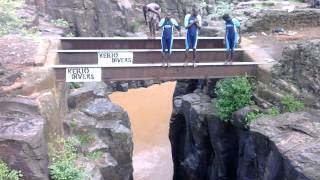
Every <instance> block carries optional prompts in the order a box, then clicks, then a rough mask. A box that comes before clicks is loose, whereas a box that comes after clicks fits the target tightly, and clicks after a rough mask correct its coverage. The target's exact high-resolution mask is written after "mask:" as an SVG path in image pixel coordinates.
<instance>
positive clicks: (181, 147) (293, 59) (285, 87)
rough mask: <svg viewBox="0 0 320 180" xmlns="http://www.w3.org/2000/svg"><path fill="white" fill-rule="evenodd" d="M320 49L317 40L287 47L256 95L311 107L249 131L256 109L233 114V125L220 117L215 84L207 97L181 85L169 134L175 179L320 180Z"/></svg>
mask: <svg viewBox="0 0 320 180" xmlns="http://www.w3.org/2000/svg"><path fill="white" fill-rule="evenodd" d="M318 47H319V41H317V40H315V41H311V42H310V41H308V42H300V43H298V44H296V45H291V46H288V47H287V48H285V49H284V52H283V54H284V56H283V59H282V60H280V61H279V63H278V64H277V65H276V66H275V67H274V68H273V71H272V73H273V75H272V76H271V77H272V78H270V79H269V81H268V82H269V83H268V82H267V81H265V82H263V83H262V82H259V83H258V87H257V91H260V93H257V94H256V95H255V96H256V97H255V99H259V100H258V101H261V98H264V99H265V101H263V102H265V103H268V104H269V105H270V104H274V105H277V106H281V105H280V104H281V103H280V102H281V98H282V97H283V96H285V94H288V93H291V94H294V95H295V96H297V97H301V98H302V99H304V101H305V105H306V106H307V108H306V109H304V110H302V111H299V112H294V113H284V114H281V115H278V116H276V117H273V116H267V115H266V116H262V117H260V118H258V119H257V120H256V121H255V122H253V123H252V124H250V125H249V126H247V125H246V123H245V119H246V116H247V114H248V113H249V112H250V111H252V110H253V109H252V107H245V108H243V109H239V110H238V111H236V112H234V113H233V115H232V118H231V120H230V122H225V121H222V120H221V119H220V118H219V116H218V113H217V109H216V107H215V101H216V99H215V94H214V93H213V92H212V89H214V88H215V82H216V81H212V82H211V83H209V86H208V87H207V88H208V90H209V91H207V92H206V93H203V92H202V91H200V93H199V91H195V90H196V84H195V83H196V82H194V81H180V82H178V83H177V87H176V91H175V93H174V99H173V102H174V110H173V113H172V116H171V123H170V134H169V137H170V141H171V145H172V156H173V161H174V178H173V179H174V180H178V179H212V180H214V179H228V180H231V179H234V180H236V179H239V180H240V179H241V180H242V179H246V180H254V179H277V180H278V179H279V180H280V179H299V180H300V179H312V180H316V179H319V177H320V174H319V168H320V164H319V163H320V161H319V152H320V146H319V132H320V129H319V123H320V118H319V117H320V116H319V115H320V111H319V107H317V103H318V100H317V98H318V97H319V95H320V94H319V91H317V88H316V87H318V86H319V82H318V80H319V78H317V73H318V72H320V69H319V66H318V65H317V64H318V62H320V59H319V55H318V54H319V53H318V50H317V48H318ZM310 64H312V67H309V65H310ZM279 77H281V78H280V79H279ZM281 82H282V83H281ZM262 84H263V85H262ZM266 84H268V86H267V85H266ZM266 91H268V92H269V93H268V94H267V93H261V92H266ZM306 96H307V97H306ZM308 97H309V98H308ZM262 104H263V103H262ZM265 105H266V104H265ZM312 108H315V109H312Z"/></svg>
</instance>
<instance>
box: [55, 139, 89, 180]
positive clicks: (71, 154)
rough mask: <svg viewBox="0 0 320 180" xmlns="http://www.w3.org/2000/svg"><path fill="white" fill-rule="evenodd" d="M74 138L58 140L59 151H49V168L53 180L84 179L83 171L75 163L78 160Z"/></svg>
mask: <svg viewBox="0 0 320 180" xmlns="http://www.w3.org/2000/svg"><path fill="white" fill-rule="evenodd" d="M77 143H78V141H77V140H76V139H75V138H69V139H67V140H63V139H61V140H59V142H58V144H60V145H61V147H62V148H61V149H53V148H51V149H50V151H51V152H50V156H51V160H52V164H51V166H50V167H49V168H50V173H51V178H52V179H53V180H82V179H85V178H86V174H85V173H84V171H83V169H81V168H79V167H78V166H77V165H76V163H75V161H76V159H77V158H78V154H77V149H76V147H75V145H76V144H77Z"/></svg>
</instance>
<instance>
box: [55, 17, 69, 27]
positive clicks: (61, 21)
mask: <svg viewBox="0 0 320 180" xmlns="http://www.w3.org/2000/svg"><path fill="white" fill-rule="evenodd" d="M51 23H53V24H54V25H55V26H57V27H60V28H68V27H70V24H69V23H68V21H66V20H64V19H62V18H59V19H53V20H51Z"/></svg>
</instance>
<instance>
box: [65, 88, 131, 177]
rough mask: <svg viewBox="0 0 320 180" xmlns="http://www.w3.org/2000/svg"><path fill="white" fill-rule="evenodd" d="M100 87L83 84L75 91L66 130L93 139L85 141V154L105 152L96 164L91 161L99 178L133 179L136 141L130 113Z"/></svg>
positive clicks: (70, 101) (70, 104)
mask: <svg viewBox="0 0 320 180" xmlns="http://www.w3.org/2000/svg"><path fill="white" fill-rule="evenodd" d="M96 87H98V86H96ZM99 87H105V86H103V85H100V86H99ZM102 89H105V88H102ZM96 90H97V88H96V89H91V90H90V88H89V87H88V85H83V87H82V88H80V89H76V90H74V91H73V92H71V94H70V96H69V107H70V106H72V107H70V108H72V109H71V112H70V113H69V114H68V116H67V118H66V121H65V125H64V127H65V132H66V133H67V135H70V136H75V137H79V138H81V137H85V139H88V140H89V141H88V142H85V143H82V144H81V150H82V152H83V153H85V154H87V153H95V152H102V155H101V157H98V159H96V160H95V162H94V164H92V161H90V163H89V164H91V165H87V166H88V167H86V168H87V169H90V168H91V169H95V171H94V172H95V173H94V174H95V175H94V176H95V177H99V174H101V176H102V178H103V179H114V180H130V179H132V172H133V167H132V152H133V142H132V132H131V125H130V121H129V117H128V114H127V113H126V112H125V111H124V110H123V108H121V107H120V106H118V105H115V104H113V103H112V102H110V100H109V99H108V98H107V97H105V94H104V93H102V91H101V92H100V93H97V92H96V93H95V92H94V91H96ZM98 92H99V91H98ZM81 100H82V101H81ZM96 168H98V169H99V172H100V173H98V172H96Z"/></svg>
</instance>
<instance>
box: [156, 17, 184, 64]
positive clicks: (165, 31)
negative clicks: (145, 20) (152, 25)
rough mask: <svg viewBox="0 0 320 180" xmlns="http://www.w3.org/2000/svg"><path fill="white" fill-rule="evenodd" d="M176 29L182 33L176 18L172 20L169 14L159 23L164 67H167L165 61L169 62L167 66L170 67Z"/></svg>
mask: <svg viewBox="0 0 320 180" xmlns="http://www.w3.org/2000/svg"><path fill="white" fill-rule="evenodd" d="M174 27H175V28H176V29H177V30H178V31H179V34H180V31H181V28H180V26H179V25H178V23H177V21H176V20H175V19H174V18H171V17H170V15H169V14H168V13H166V16H165V18H162V19H161V20H160V22H159V28H162V38H161V46H162V60H163V61H162V66H163V67H164V66H165V60H166V61H167V66H168V67H169V66H170V64H169V59H170V54H171V48H172V45H173V28H174Z"/></svg>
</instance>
